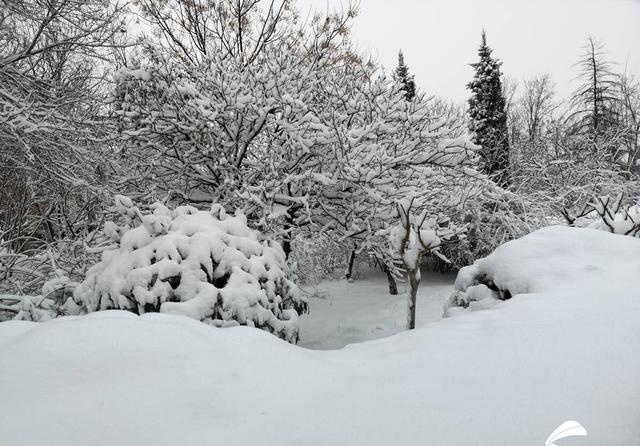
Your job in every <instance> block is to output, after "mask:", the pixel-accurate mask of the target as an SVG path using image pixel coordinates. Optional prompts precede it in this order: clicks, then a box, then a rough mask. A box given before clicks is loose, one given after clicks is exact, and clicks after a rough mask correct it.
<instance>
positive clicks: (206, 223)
mask: <svg viewBox="0 0 640 446" xmlns="http://www.w3.org/2000/svg"><path fill="white" fill-rule="evenodd" d="M115 210H116V211H117V212H118V213H119V214H120V215H121V217H122V223H121V224H120V225H119V224H116V223H114V222H111V221H109V222H106V223H105V225H104V228H103V233H104V236H105V237H106V238H107V239H110V240H111V242H112V243H113V246H107V247H103V248H102V249H103V250H104V251H103V253H102V259H101V261H100V262H99V263H97V264H96V265H95V266H94V267H92V268H91V269H89V271H88V272H87V276H86V278H85V280H84V281H83V282H82V283H81V284H80V285H78V286H77V287H76V289H75V291H74V295H73V298H72V299H69V300H68V301H67V303H66V309H67V311H68V312H69V313H71V314H78V313H84V312H93V311H97V310H108V309H124V310H129V311H132V312H135V313H137V314H143V313H147V312H163V313H172V314H182V315H186V316H189V317H191V318H193V319H197V320H200V321H204V322H207V323H210V324H212V325H216V326H230V325H238V324H240V325H249V326H255V327H257V328H262V329H265V330H268V331H270V332H272V333H274V334H276V335H277V336H279V337H281V338H283V339H286V340H287V341H290V342H296V341H297V339H298V320H297V319H298V314H300V313H303V312H304V311H306V308H307V303H306V299H305V298H304V297H303V296H301V294H300V293H299V291H298V288H297V287H296V285H295V284H294V283H293V282H291V281H290V280H289V279H288V278H287V266H286V263H285V256H284V253H283V251H282V248H281V247H280V246H279V245H278V244H277V243H275V242H273V241H270V240H264V241H261V240H260V235H259V233H258V232H256V231H254V230H252V229H250V228H249V227H248V226H247V220H246V217H245V216H244V215H243V214H241V213H237V214H236V215H235V216H231V215H227V213H226V212H225V210H224V209H223V208H222V207H221V206H220V205H217V204H214V205H213V206H212V207H211V210H210V211H209V212H207V211H199V210H197V209H196V208H194V207H191V206H180V207H177V208H175V209H169V208H167V207H166V206H164V205H163V204H161V203H155V204H154V205H152V206H151V210H152V212H151V213H148V214H143V213H142V212H141V211H140V210H139V209H138V208H137V207H136V206H134V205H133V203H132V202H131V200H130V199H129V198H127V197H123V196H118V197H116V207H115Z"/></svg>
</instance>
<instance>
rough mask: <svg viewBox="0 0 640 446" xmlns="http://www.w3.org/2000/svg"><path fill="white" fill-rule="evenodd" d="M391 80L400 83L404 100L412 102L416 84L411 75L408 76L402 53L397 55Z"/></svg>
mask: <svg viewBox="0 0 640 446" xmlns="http://www.w3.org/2000/svg"><path fill="white" fill-rule="evenodd" d="M393 79H394V80H395V81H396V82H399V83H400V85H401V90H402V91H403V92H404V97H405V99H406V100H407V101H412V100H413V98H414V97H415V96H416V83H415V81H414V80H413V75H412V74H409V67H407V66H406V65H405V63H404V55H403V54H402V51H400V53H398V66H397V67H396V69H395V70H394V71H393Z"/></svg>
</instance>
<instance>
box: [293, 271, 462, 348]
mask: <svg viewBox="0 0 640 446" xmlns="http://www.w3.org/2000/svg"><path fill="white" fill-rule="evenodd" d="M454 280H455V275H451V274H446V275H445V274H438V273H426V272H425V273H423V274H422V281H421V283H420V288H419V291H418V298H417V306H416V326H417V327H422V326H424V325H425V324H427V323H429V322H435V321H438V320H440V319H442V313H443V310H442V308H443V305H444V302H445V300H446V299H447V298H448V297H449V295H450V294H451V292H452V291H453V281H454ZM398 288H399V294H398V295H397V296H391V295H390V294H389V292H388V287H387V279H386V277H385V276H384V274H382V273H379V272H376V271H370V272H368V273H367V275H366V276H365V277H363V278H360V279H358V280H356V281H354V282H347V281H346V280H339V281H332V282H325V283H321V284H320V285H318V286H317V287H309V288H306V289H305V290H306V291H307V292H309V293H310V294H311V297H310V298H309V308H310V310H311V311H310V313H309V314H305V315H304V316H303V317H301V318H300V342H299V344H298V345H300V346H302V347H306V348H310V349H318V350H327V349H335V348H341V347H344V346H345V345H347V344H353V343H356V342H363V341H369V340H372V339H379V338H383V337H387V336H391V335H393V334H396V333H400V332H401V331H404V329H405V326H406V319H407V317H406V314H407V297H406V294H405V287H404V285H403V284H398Z"/></svg>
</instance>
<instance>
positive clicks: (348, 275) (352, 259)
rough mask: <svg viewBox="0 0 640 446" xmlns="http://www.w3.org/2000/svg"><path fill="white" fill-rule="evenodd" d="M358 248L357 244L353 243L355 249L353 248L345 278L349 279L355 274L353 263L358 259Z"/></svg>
mask: <svg viewBox="0 0 640 446" xmlns="http://www.w3.org/2000/svg"><path fill="white" fill-rule="evenodd" d="M356 248H357V245H355V244H354V245H353V249H352V250H351V254H349V264H348V265H347V271H346V273H345V275H344V277H345V279H347V280H349V279H351V277H352V276H353V263H354V262H355V260H356Z"/></svg>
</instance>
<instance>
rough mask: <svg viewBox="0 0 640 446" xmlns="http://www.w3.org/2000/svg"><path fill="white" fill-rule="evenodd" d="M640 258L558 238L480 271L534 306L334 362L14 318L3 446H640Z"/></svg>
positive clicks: (84, 320)
mask: <svg viewBox="0 0 640 446" xmlns="http://www.w3.org/2000/svg"><path fill="white" fill-rule="evenodd" d="M639 255H640V240H637V239H633V238H630V237H622V236H617V235H612V234H608V233H605V232H600V231H594V230H588V229H567V228H561V227H554V228H547V229H544V230H542V231H538V232H536V233H534V234H532V235H530V236H528V237H525V238H523V239H521V240H518V241H515V242H512V243H508V244H506V245H503V247H501V248H500V249H499V250H498V251H496V253H494V255H493V256H491V257H490V258H489V259H488V260H487V261H486V263H485V265H484V267H485V268H487V271H492V272H494V273H495V277H496V283H497V282H498V281H500V282H501V283H509V284H514V286H517V289H518V290H519V291H525V290H528V291H529V294H520V295H517V296H514V298H513V299H512V300H510V301H508V302H504V303H500V304H498V305H496V306H494V307H493V308H492V309H490V310H486V311H477V312H465V311H460V312H458V313H459V314H457V315H456V316H455V317H452V318H449V319H445V320H443V321H440V322H436V323H433V324H430V325H427V326H426V327H424V328H419V329H417V330H414V331H413V332H405V333H401V334H399V335H396V336H392V337H389V338H385V339H381V340H377V341H372V342H367V343H363V344H357V345H350V346H347V347H346V348H344V349H342V350H336V351H326V352H318V351H310V350H306V349H303V348H300V347H296V346H293V345H291V344H287V343H286V342H283V341H280V340H279V339H277V338H276V337H275V336H272V335H270V334H268V333H266V332H263V331H260V330H255V329H251V328H246V327H236V328H229V329H217V328H214V327H209V326H206V325H205V324H202V323H200V322H197V321H194V320H190V319H188V318H185V317H180V316H172V315H162V314H147V315H144V316H141V317H138V316H134V315H132V314H130V313H126V312H122V311H108V312H98V313H94V314H91V315H88V316H82V317H77V318H61V319H58V320H54V321H51V322H46V323H42V324H36V323H28V322H18V321H15V322H5V323H2V324H1V325H0V387H1V389H2V392H1V393H2V399H1V400H0V432H1V433H2V441H1V443H2V444H3V445H5V444H6V445H11V446H27V445H28V446H32V445H34V446H35V445H43V444H51V445H64V446H76V445H77V446H85V445H95V446H113V445H132V446H134V445H135V446H143V445H153V446H164V445H167V446H169V445H171V446H173V445H185V446H196V445H198V446H199V445H203V446H204V445H215V444H220V445H222V444H224V445H225V446H227V445H248V444H262V445H332V446H333V445H367V446H371V445H396V444H397V445H414V444H415V445H427V444H434V445H439V446H447V445H452V446H453V445H487V446H488V445H491V446H494V445H518V446H528V445H531V446H534V445H535V446H540V445H542V444H544V441H545V439H546V438H547V436H548V435H549V434H550V433H551V431H553V430H554V429H555V428H556V427H557V426H558V425H560V424H561V423H563V422H564V421H566V420H577V421H579V422H580V423H581V424H582V425H584V426H585V428H586V429H587V431H588V433H589V435H588V437H585V438H579V439H567V440H563V441H562V444H567V445H571V444H576V445H578V444H579V445H585V446H586V445H607V446H616V445H619V446H623V445H624V446H628V445H633V444H637V441H638V438H640V379H639V378H638V377H639V376H640V342H638V341H639V340H640V301H639V300H638V296H639V295H640V283H639V282H638V281H637V277H638V275H639V274H640V263H639V262H638V261H637V259H638V258H639ZM494 269H495V270H494ZM501 274H502V275H501ZM505 274H507V275H509V277H506V276H505ZM498 277H500V279H499V280H498V279H497V278H498ZM460 313H462V314H460ZM572 440H575V441H572Z"/></svg>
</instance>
